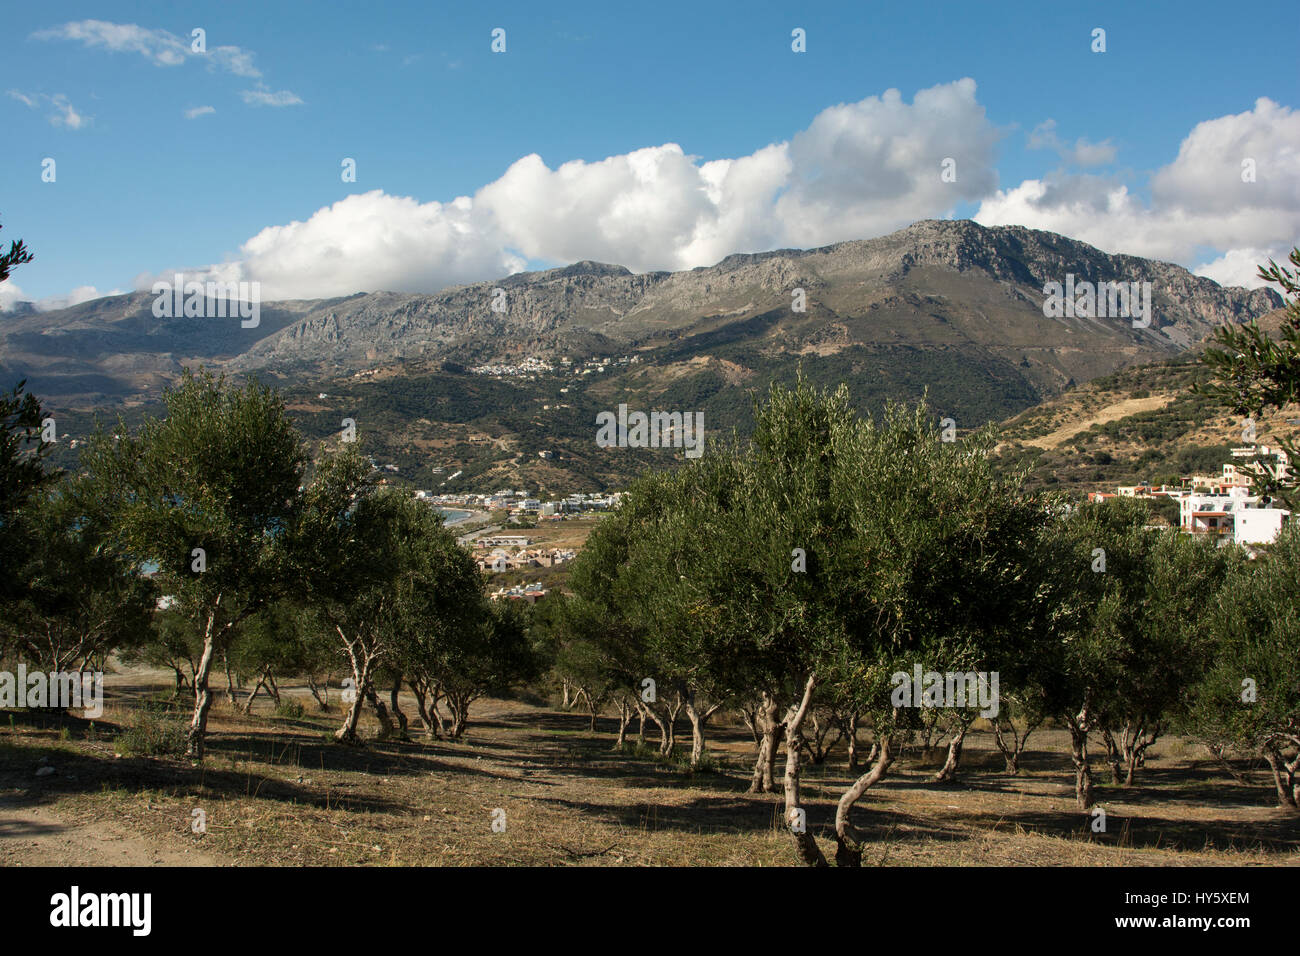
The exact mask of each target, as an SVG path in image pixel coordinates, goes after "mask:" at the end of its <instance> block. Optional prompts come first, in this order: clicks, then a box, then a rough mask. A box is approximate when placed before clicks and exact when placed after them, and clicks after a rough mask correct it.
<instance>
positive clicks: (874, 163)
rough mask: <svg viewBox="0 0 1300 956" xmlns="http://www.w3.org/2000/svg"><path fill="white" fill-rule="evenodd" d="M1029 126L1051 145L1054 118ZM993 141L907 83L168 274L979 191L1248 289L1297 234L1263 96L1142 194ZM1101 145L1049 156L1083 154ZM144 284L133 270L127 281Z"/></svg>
mask: <svg viewBox="0 0 1300 956" xmlns="http://www.w3.org/2000/svg"><path fill="white" fill-rule="evenodd" d="M1037 133H1038V135H1039V136H1040V137H1041V139H1042V144H1043V145H1049V144H1051V143H1052V142H1056V143H1057V145H1059V141H1056V140H1054V139H1053V138H1052V137H1054V136H1055V133H1054V127H1053V126H1050V125H1044V126H1043V127H1040V128H1039V130H1038V131H1037ZM998 136H999V133H998V131H997V130H996V129H995V128H994V127H993V126H992V125H991V124H990V123H989V121H988V119H987V117H986V116H985V112H984V108H983V107H982V106H981V105H980V104H979V102H978V101H977V100H976V97H975V84H974V82H973V81H971V80H960V81H957V82H955V83H949V84H944V85H940V86H936V87H933V88H931V89H928V90H922V91H919V92H918V93H917V94H916V96H915V97H914V99H913V101H912V102H911V103H910V104H909V103H906V102H904V101H903V99H902V97H901V95H900V94H899V93H898V92H897V91H893V90H891V91H888V92H886V93H884V94H883V95H881V96H879V97H869V98H867V99H865V100H862V101H860V102H858V103H851V104H841V105H838V106H833V107H830V108H829V109H826V110H824V111H822V112H821V113H820V114H818V115H817V116H816V117H815V118H814V120H813V121H812V123H811V124H810V125H809V126H808V128H807V129H805V130H803V131H802V132H799V133H797V134H796V135H795V136H794V137H792V138H791V139H790V140H789V141H787V142H778V143H773V144H770V145H768V146H764V147H762V148H761V149H758V150H756V151H754V152H753V153H751V154H749V155H747V156H741V157H738V158H730V159H727V158H723V159H712V160H702V159H701V158H700V157H696V156H692V155H690V154H688V153H687V152H686V151H685V150H683V149H682V147H681V146H679V145H678V144H675V143H666V144H663V145H660V146H652V147H647V148H644V149H638V150H634V151H632V152H630V153H625V154H620V155H616V156H610V157H607V158H605V159H602V160H598V161H593V162H587V161H583V160H574V161H570V162H566V163H563V164H561V165H559V166H558V167H556V168H551V167H548V166H547V165H546V163H545V162H544V161H543V160H542V158H541V157H540V156H537V155H535V154H533V155H528V156H524V157H522V158H521V159H519V160H517V161H515V162H514V163H512V164H511V165H510V166H509V168H507V169H506V171H505V172H504V173H503V174H502V175H501V176H500V177H499V178H497V179H496V180H494V181H493V182H490V183H488V184H487V185H485V186H483V187H481V188H480V189H478V190H477V191H476V192H475V193H474V194H473V195H469V196H461V197H459V198H457V199H454V200H453V201H451V202H420V201H419V200H418V199H416V198H412V197H403V196H393V195H389V194H386V193H384V192H382V191H379V190H375V191H371V192H367V193H362V194H356V195H352V196H349V197H347V198H346V199H343V200H340V201H338V202H335V203H333V204H332V205H330V206H326V207H324V208H322V209H319V210H317V211H316V212H315V213H314V214H313V215H311V216H310V217H308V218H307V219H306V220H305V221H301V222H299V221H295V222H290V223H288V224H285V225H277V226H270V227H268V228H266V229H263V230H262V231H261V232H259V233H257V235H255V236H253V237H252V238H250V239H249V240H248V241H246V242H245V243H244V244H243V245H242V246H241V248H240V249H239V252H238V255H237V257H236V258H234V259H233V260H232V261H228V262H224V263H220V264H216V265H211V266H206V267H203V268H201V269H198V270H181V271H186V272H187V277H193V278H205V279H207V278H211V279H218V278H220V279H223V280H226V281H232V280H233V281H238V280H246V281H247V280H257V281H259V282H261V283H262V294H263V296H264V297H265V298H267V299H268V300H272V299H278V298H316V297H322V296H332V295H347V294H351V293H354V292H360V291H375V290H384V289H387V290H393V291H409V292H428V291H435V290H437V289H440V288H443V287H445V286H447V285H453V284H460V283H467V282H472V281H477V280H483V279H489V278H494V277H497V276H501V275H504V274H507V273H511V272H515V271H519V270H520V269H522V268H524V267H525V266H526V265H527V264H528V262H530V261H531V262H555V263H568V262H573V261H576V260H580V259H596V260H600V261H605V262H613V263H619V264H622V265H626V266H628V267H629V268H631V269H634V270H636V271H649V270H656V269H674V270H675V269H686V268H692V267H695V266H701V265H711V264H713V263H716V262H717V261H718V260H720V259H721V258H723V257H724V256H726V255H728V254H730V253H733V252H745V251H758V250H765V249H772V248H778V247H781V246H799V247H809V246H818V245H824V244H828V243H832V242H836V241H840V240H844V239H855V238H869V237H871V236H876V235H881V234H884V233H887V232H889V231H892V230H893V229H896V228H898V227H900V226H903V225H905V224H907V223H910V222H913V221H915V220H917V219H921V218H927V217H942V216H946V215H950V214H951V213H952V211H953V210H954V208H955V207H956V206H957V204H958V203H960V202H963V201H976V200H982V202H981V205H980V207H979V211H978V212H977V214H976V216H975V218H976V219H977V220H978V221H980V222H982V223H985V224H987V225H995V224H1019V225H1026V226H1030V227H1032V228H1039V229H1047V230H1051V231H1054V232H1059V233H1062V234H1064V235H1067V236H1071V237H1074V238H1078V239H1082V240H1084V241H1085V242H1089V243H1092V244H1093V245H1096V246H1098V247H1099V248H1101V249H1104V250H1107V251H1110V252H1128V253H1133V254H1137V255H1144V256H1151V257H1156V258H1160V259H1166V260H1172V261H1175V262H1181V263H1183V264H1184V265H1187V266H1189V267H1190V266H1192V265H1194V264H1196V263H1199V262H1201V261H1203V260H1204V259H1205V258H1207V256H1206V250H1213V254H1214V255H1217V256H1218V258H1216V259H1213V261H1210V262H1208V263H1206V264H1204V265H1202V266H1200V267H1199V271H1201V272H1203V273H1204V274H1206V275H1210V276H1211V277H1213V278H1216V279H1219V280H1220V281H1232V282H1244V283H1246V284H1255V280H1253V279H1252V278H1251V276H1252V274H1253V272H1254V269H1253V265H1254V262H1255V261H1258V260H1259V257H1260V256H1261V255H1262V254H1263V253H1265V252H1267V253H1270V254H1273V255H1274V257H1275V258H1278V259H1279V260H1280V259H1281V257H1282V255H1283V254H1284V252H1285V250H1286V249H1289V248H1290V245H1291V243H1292V242H1294V241H1295V238H1296V237H1295V233H1296V227H1297V224H1300V166H1298V165H1297V164H1298V163H1300V149H1297V146H1298V145H1300V115H1298V114H1296V113H1294V112H1293V111H1291V110H1288V109H1285V108H1282V107H1279V106H1277V105H1276V104H1273V103H1272V102H1271V101H1268V100H1263V99H1262V100H1260V101H1258V102H1257V103H1256V106H1255V109H1254V110H1253V111H1251V112H1247V113H1244V114H1241V115H1240V116H1229V117H1222V118H1219V119H1213V120H1208V121H1206V122H1203V123H1201V124H1199V125H1198V126H1197V127H1196V128H1195V129H1194V130H1193V131H1192V133H1191V134H1190V135H1189V136H1188V138H1187V140H1186V141H1184V143H1183V144H1182V148H1181V149H1180V150H1179V153H1178V156H1177V158H1175V159H1174V160H1173V161H1172V162H1171V163H1170V164H1169V165H1167V166H1165V167H1163V168H1162V169H1161V170H1159V171H1158V172H1157V173H1156V174H1155V175H1154V176H1153V177H1152V179H1151V190H1150V192H1151V196H1152V198H1151V200H1150V201H1145V200H1143V199H1141V198H1140V197H1139V196H1138V195H1135V194H1134V192H1133V191H1131V189H1130V184H1129V182H1128V181H1126V180H1125V179H1124V178H1122V177H1120V176H1117V175H1100V174H1097V173H1092V172H1067V171H1065V170H1058V171H1056V172H1053V173H1051V174H1049V175H1045V176H1043V177H1041V178H1037V179H1030V180H1026V181H1025V182H1022V183H1020V184H1019V185H1017V186H1014V187H1010V188H1008V189H1005V190H998V188H997V174H996V170H995V167H994V150H995V147H996V144H997V141H998ZM1081 144H1082V145H1081ZM1052 148H1056V147H1055V146H1053V147H1052ZM1110 148H1111V147H1110V146H1109V145H1108V144H1091V143H1085V142H1084V141H1076V143H1075V144H1074V145H1072V146H1066V147H1061V149H1063V150H1065V151H1066V152H1067V153H1070V154H1071V155H1072V157H1073V158H1075V159H1080V160H1084V159H1089V158H1099V157H1100V156H1101V154H1100V153H1096V152H1094V153H1088V150H1108V149H1110ZM1081 150H1082V151H1083V155H1081V154H1080V151H1081ZM1242 156H1248V157H1250V158H1253V159H1255V161H1256V168H1257V171H1258V177H1257V178H1258V181H1257V182H1255V183H1241V181H1240V158H1241V157H1242ZM945 158H952V159H953V160H955V162H956V173H957V179H956V181H955V182H944V181H943V178H942V177H941V175H940V171H941V163H942V161H943V160H944V159H945ZM1225 193H1227V194H1228V195H1229V197H1230V201H1225V199H1224V194H1225ZM1232 196H1235V197H1236V198H1235V199H1231V197H1232ZM1247 263H1249V265H1250V268H1247ZM175 271H177V270H176V269H168V270H165V271H164V272H162V273H161V274H160V275H161V276H162V277H163V278H170V277H171V274H172V273H173V272H175ZM151 282H152V277H151V276H147V275H142V276H141V277H139V278H138V279H137V280H136V287H137V288H146V289H147V288H148V287H149V285H150V284H151Z"/></svg>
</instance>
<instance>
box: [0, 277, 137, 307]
mask: <svg viewBox="0 0 1300 956" xmlns="http://www.w3.org/2000/svg"><path fill="white" fill-rule="evenodd" d="M121 294H122V290H121V289H113V290H112V291H111V292H100V291H99V290H98V289H96V288H95V287H94V286H93V285H83V286H78V287H77V288H75V289H73V290H72V291H71V292H68V293H65V294H64V295H51V296H46V297H45V298H42V299H37V300H35V301H34V302H33V303H32V304H33V305H34V306H35V308H36V310H37V311H38V312H49V311H51V310H53V309H66V308H68V307H70V306H74V305H80V304H81V303H83V302H89V301H90V300H91V299H99V298H102V297H103V296H106V295H121ZM26 301H30V300H29V299H28V298H27V296H25V295H24V294H23V290H22V289H20V288H19V287H18V286H17V285H16V284H15V283H14V280H13V279H6V280H5V281H3V282H0V312H10V311H12V310H13V308H14V306H15V305H17V304H18V303H19V302H26Z"/></svg>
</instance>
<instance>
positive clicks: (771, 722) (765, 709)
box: [749, 692, 782, 793]
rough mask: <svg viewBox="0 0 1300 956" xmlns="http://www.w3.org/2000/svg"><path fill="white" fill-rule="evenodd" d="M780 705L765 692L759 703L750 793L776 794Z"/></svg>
mask: <svg viewBox="0 0 1300 956" xmlns="http://www.w3.org/2000/svg"><path fill="white" fill-rule="evenodd" d="M779 712H780V705H779V704H778V703H777V702H776V699H775V698H774V697H772V696H771V695H770V694H767V693H766V692H765V693H764V694H763V696H762V700H761V701H760V702H759V705H758V711H757V718H756V719H757V721H758V725H759V728H760V740H759V744H758V759H757V760H756V761H755V762H754V776H753V778H752V779H751V780H750V784H749V792H750V793H776V756H777V753H776V751H777V746H778V743H777V740H778V738H777V734H779V733H780V732H781V729H782V728H781V722H780V721H779V720H777V714H778V713H779Z"/></svg>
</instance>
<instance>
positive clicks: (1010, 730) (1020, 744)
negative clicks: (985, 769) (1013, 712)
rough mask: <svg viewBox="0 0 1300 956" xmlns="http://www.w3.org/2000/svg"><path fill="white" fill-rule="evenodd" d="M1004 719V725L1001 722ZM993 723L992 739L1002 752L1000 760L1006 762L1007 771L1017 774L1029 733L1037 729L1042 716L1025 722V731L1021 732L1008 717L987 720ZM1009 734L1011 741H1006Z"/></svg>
mask: <svg viewBox="0 0 1300 956" xmlns="http://www.w3.org/2000/svg"><path fill="white" fill-rule="evenodd" d="M1004 721H1005V726H1003V722H1004ZM989 723H991V724H992V725H993V741H994V743H996V744H997V746H998V750H999V751H1000V752H1001V753H1002V761H1003V763H1005V764H1006V770H1007V773H1009V774H1011V775H1012V776H1017V775H1018V774H1019V773H1020V755H1021V754H1023V753H1024V752H1025V744H1026V743H1027V742H1028V741H1029V735H1030V734H1032V733H1033V732H1034V731H1035V730H1037V729H1038V726H1039V724H1041V723H1042V718H1039V719H1038V720H1033V721H1029V720H1027V721H1026V722H1025V732H1024V733H1023V734H1021V733H1020V732H1019V731H1017V730H1016V725H1015V722H1014V721H1013V720H1011V719H1010V718H1003V717H994V718H993V719H992V720H990V721H989ZM1008 734H1010V736H1011V743H1010V744H1009V745H1008V743H1007V735H1008Z"/></svg>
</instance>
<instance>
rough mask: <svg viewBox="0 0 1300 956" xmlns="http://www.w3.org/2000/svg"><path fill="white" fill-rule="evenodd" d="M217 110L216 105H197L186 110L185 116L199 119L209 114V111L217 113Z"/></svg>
mask: <svg viewBox="0 0 1300 956" xmlns="http://www.w3.org/2000/svg"><path fill="white" fill-rule="evenodd" d="M216 111H217V110H216V107H213V106H196V107H194V108H193V109H188V110H186V111H185V118H186V119H198V118H199V117H200V116H207V115H208V114H209V113H215V112H216Z"/></svg>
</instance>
